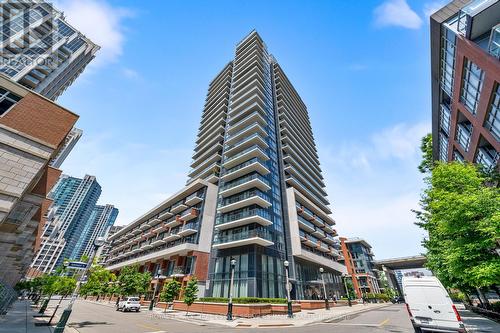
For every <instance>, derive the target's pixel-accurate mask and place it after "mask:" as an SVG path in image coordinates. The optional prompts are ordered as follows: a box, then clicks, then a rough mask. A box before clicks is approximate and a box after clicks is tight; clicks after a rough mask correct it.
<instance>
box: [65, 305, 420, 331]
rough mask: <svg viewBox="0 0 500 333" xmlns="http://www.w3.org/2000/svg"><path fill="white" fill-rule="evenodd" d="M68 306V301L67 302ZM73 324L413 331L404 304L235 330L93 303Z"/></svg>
mask: <svg viewBox="0 0 500 333" xmlns="http://www.w3.org/2000/svg"><path fill="white" fill-rule="evenodd" d="M63 304H64V302H63ZM69 323H70V325H71V326H72V327H74V328H75V329H77V330H78V331H79V332H80V333H129V332H131V333H132V332H133V333H153V332H155V333H177V332H179V333H197V332H206V331H207V330H210V332H211V333H217V332H223V333H228V332H234V331H238V332H242V333H245V332H255V331H256V330H259V331H269V332H272V333H275V332H278V333H302V332H304V333H305V332H307V333H319V332H332V331H334V332H339V333H363V332H374V333H376V332H413V329H412V327H411V324H410V321H409V319H408V314H407V313H406V309H405V308H404V306H403V305H392V306H389V307H385V308H381V309H376V310H372V311H369V312H365V313H362V314H359V315H356V316H353V317H350V318H346V319H345V320H343V321H340V322H332V323H320V324H316V325H311V326H306V327H287V328H276V327H274V328H253V329H248V328H231V327H226V326H218V325H212V324H206V325H204V326H201V325H200V324H196V323H188V322H180V321H177V320H172V319H166V318H154V317H152V316H151V315H150V313H149V311H142V312H139V313H135V312H127V313H123V312H117V311H115V310H114V308H112V307H109V306H105V305H100V304H94V303H89V302H82V301H79V302H77V303H76V304H75V305H74V307H73V313H72V314H71V317H70V320H69Z"/></svg>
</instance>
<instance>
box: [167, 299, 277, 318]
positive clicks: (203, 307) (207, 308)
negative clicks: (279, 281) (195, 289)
mask: <svg viewBox="0 0 500 333" xmlns="http://www.w3.org/2000/svg"><path fill="white" fill-rule="evenodd" d="M174 310H178V311H188V308H187V305H186V303H184V302H182V301H174ZM189 311H190V312H196V313H208V314H215V315H223V316H225V315H226V314H227V303H209V302H194V303H193V304H192V305H191V306H190V307H189ZM271 313H272V306H271V304H233V316H235V317H244V318H253V317H259V316H265V315H268V314H271Z"/></svg>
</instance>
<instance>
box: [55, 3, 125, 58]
mask: <svg viewBox="0 0 500 333" xmlns="http://www.w3.org/2000/svg"><path fill="white" fill-rule="evenodd" d="M56 7H57V8H59V9H61V10H62V11H64V13H65V15H66V17H67V19H68V22H69V23H70V24H71V25H73V26H74V27H75V28H77V29H78V30H80V31H81V32H82V33H83V34H85V35H86V36H87V37H89V38H90V39H91V40H92V41H93V42H94V43H96V44H98V45H99V46H101V50H100V51H99V52H98V54H97V56H96V59H95V60H94V61H93V62H92V64H93V65H103V64H107V63H110V62H114V61H116V59H118V58H119V57H120V56H121V55H122V52H123V45H124V43H125V28H124V25H123V23H124V20H125V19H126V18H128V17H131V16H132V15H133V13H132V11H131V10H129V9H126V8H120V7H113V6H111V5H110V4H109V3H107V2H105V1H103V0H59V1H58V2H57V3H56Z"/></svg>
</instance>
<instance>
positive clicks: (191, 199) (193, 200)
mask: <svg viewBox="0 0 500 333" xmlns="http://www.w3.org/2000/svg"><path fill="white" fill-rule="evenodd" d="M202 201H203V194H202V193H199V192H195V193H193V194H190V195H189V196H188V197H187V198H186V201H185V203H186V205H189V206H193V205H196V204H198V203H200V202H202Z"/></svg>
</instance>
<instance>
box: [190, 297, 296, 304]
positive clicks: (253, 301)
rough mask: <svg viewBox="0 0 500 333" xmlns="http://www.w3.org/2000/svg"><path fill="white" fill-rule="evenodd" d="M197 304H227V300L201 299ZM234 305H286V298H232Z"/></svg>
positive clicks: (219, 298) (215, 298) (220, 298)
mask: <svg viewBox="0 0 500 333" xmlns="http://www.w3.org/2000/svg"><path fill="white" fill-rule="evenodd" d="M198 301H199V302H209V303H227V302H229V299H228V298H225V297H202V298H200V299H199V300H198ZM233 303H234V304H257V303H266V304H268V303H271V304H286V298H258V297H235V298H233Z"/></svg>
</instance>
